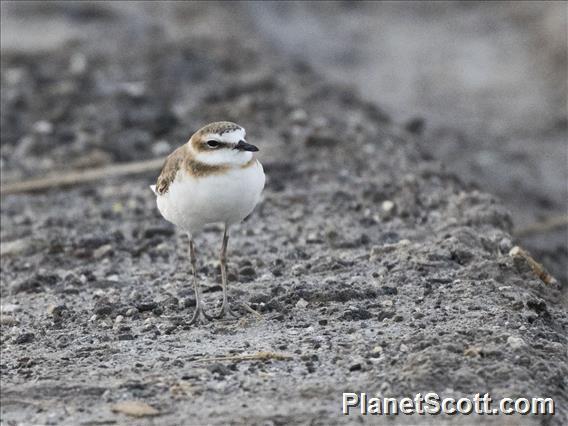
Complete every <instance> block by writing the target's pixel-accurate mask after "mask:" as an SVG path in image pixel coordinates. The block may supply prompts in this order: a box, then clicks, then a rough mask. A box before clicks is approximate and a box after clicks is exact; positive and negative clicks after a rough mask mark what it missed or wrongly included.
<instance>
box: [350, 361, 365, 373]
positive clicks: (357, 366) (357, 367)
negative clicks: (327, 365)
mask: <svg viewBox="0 0 568 426" xmlns="http://www.w3.org/2000/svg"><path fill="white" fill-rule="evenodd" d="M362 369H363V366H362V365H361V363H360V362H356V363H355V364H351V365H350V366H349V371H361V370H362Z"/></svg>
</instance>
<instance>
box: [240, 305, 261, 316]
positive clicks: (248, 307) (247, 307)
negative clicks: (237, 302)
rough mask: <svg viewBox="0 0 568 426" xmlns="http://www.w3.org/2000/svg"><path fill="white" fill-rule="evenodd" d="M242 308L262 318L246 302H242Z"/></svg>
mask: <svg viewBox="0 0 568 426" xmlns="http://www.w3.org/2000/svg"><path fill="white" fill-rule="evenodd" d="M242 306H243V308H245V309H246V310H247V311H249V312H250V313H251V314H253V315H256V317H257V318H258V319H262V315H260V314H259V313H258V312H256V311H255V310H254V309H253V308H251V307H250V306H249V305H247V304H246V303H244V302H243V303H242Z"/></svg>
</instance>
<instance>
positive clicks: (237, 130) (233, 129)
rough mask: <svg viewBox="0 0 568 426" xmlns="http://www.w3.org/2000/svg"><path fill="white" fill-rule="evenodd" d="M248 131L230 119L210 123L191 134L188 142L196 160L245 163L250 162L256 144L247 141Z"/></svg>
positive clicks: (208, 162) (228, 163)
mask: <svg viewBox="0 0 568 426" xmlns="http://www.w3.org/2000/svg"><path fill="white" fill-rule="evenodd" d="M245 138H246V132H245V129H243V128H242V127H241V126H239V125H238V124H235V123H231V122H229V121H218V122H215V123H211V124H208V125H206V126H204V127H202V128H201V129H199V130H198V131H197V132H195V133H194V134H193V136H191V139H190V140H189V142H188V144H189V147H190V149H191V151H192V153H193V155H194V158H195V160H197V161H199V162H202V163H205V164H208V165H221V164H225V165H235V166H236V165H243V164H246V163H248V162H249V161H250V160H251V159H252V157H253V152H256V151H258V148H257V147H256V146H254V145H251V144H249V143H247V141H246V139H245Z"/></svg>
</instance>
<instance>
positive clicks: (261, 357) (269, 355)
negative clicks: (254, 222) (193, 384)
mask: <svg viewBox="0 0 568 426" xmlns="http://www.w3.org/2000/svg"><path fill="white" fill-rule="evenodd" d="M271 359H274V360H277V361H288V360H290V359H292V357H291V356H290V355H285V354H278V353H275V352H258V353H256V354H250V355H228V356H219V357H212V358H198V359H194V360H193V362H217V361H268V360H271Z"/></svg>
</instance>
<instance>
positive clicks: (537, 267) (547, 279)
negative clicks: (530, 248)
mask: <svg viewBox="0 0 568 426" xmlns="http://www.w3.org/2000/svg"><path fill="white" fill-rule="evenodd" d="M509 256H511V257H513V258H522V259H524V260H525V261H526V262H527V264H528V265H529V266H530V268H531V269H532V271H533V272H534V273H535V275H536V276H537V277H539V278H540V280H541V281H542V282H543V283H545V284H555V283H556V282H557V281H556V278H554V277H553V276H552V275H550V274H549V273H548V272H547V271H546V269H544V267H543V266H542V265H541V264H540V263H538V262H537V261H536V260H534V259H533V258H532V256H531V255H530V254H528V253H527V252H526V251H524V250H523V249H522V248H520V247H519V246H515V247H513V248H512V249H511V251H509Z"/></svg>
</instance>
